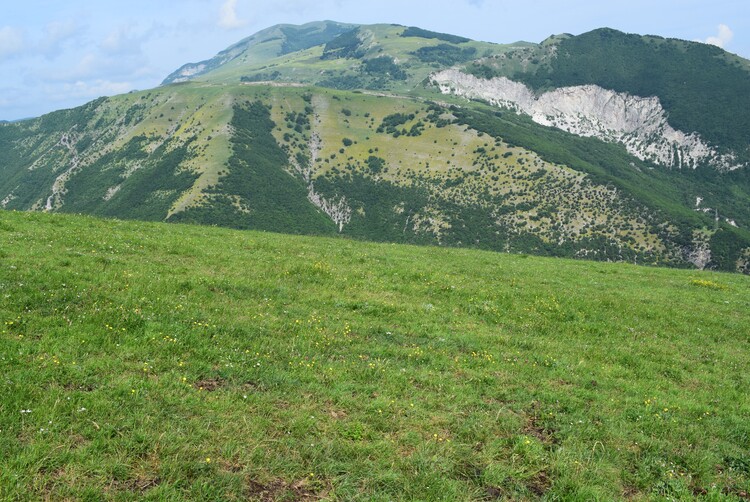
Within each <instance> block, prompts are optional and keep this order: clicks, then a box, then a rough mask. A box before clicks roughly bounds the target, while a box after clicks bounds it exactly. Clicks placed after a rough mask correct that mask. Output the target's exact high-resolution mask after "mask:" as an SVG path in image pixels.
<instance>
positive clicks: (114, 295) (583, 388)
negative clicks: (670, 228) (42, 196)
mask: <svg viewBox="0 0 750 502" xmlns="http://www.w3.org/2000/svg"><path fill="white" fill-rule="evenodd" d="M748 361H750V277H747V276H741V275H730V274H719V273H712V272H697V271H690V270H669V269H658V268H647V267H637V266H632V265H626V264H610V263H597V262H588V261H571V260H562V259H545V258H535V257H527V256H522V255H508V254H498V253H491V252H479V251H471V250H460V249H445V248H436V247H411V246H398V245H390V244H371V243H364V242H357V241H352V240H347V239H342V238H339V239H335V238H334V239H324V238H313V237H296V236H295V237H292V236H284V235H278V234H272V233H256V232H243V231H234V230H226V229H219V228H212V227H200V226H189V225H167V224H160V223H141V222H126V221H117V220H99V219H94V218H90V217H82V216H71V215H47V214H39V213H13V212H0V499H2V500H43V499H50V500H116V501H127V500H175V501H177V500H450V501H456V500H467V501H468V500H493V499H511V500H537V499H547V500H623V499H625V500H684V499H693V498H697V499H701V500H712V501H713V500H742V499H747V498H748V492H750V399H749V398H748V388H750V371H748V370H749V365H748Z"/></svg>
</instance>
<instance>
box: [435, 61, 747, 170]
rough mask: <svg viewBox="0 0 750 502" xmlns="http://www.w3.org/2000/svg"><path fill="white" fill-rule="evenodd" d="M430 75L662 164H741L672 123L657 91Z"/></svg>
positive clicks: (446, 86) (458, 91) (445, 87)
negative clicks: (538, 86) (541, 86)
mask: <svg viewBox="0 0 750 502" xmlns="http://www.w3.org/2000/svg"><path fill="white" fill-rule="evenodd" d="M430 79H431V82H432V83H433V84H434V85H437V86H438V87H439V88H440V91H441V92H442V93H443V94H455V95H457V96H464V97H466V98H470V99H471V98H473V99H481V100H484V101H487V102H489V103H491V104H493V105H497V106H501V107H505V108H510V109H513V110H515V111H517V112H518V113H524V114H526V115H529V116H530V117H531V118H532V120H534V122H537V123H539V124H542V125H546V126H552V127H557V128H559V129H562V130H565V131H568V132H570V133H573V134H576V135H579V136H593V137H597V138H600V139H602V140H604V141H608V142H612V143H620V144H622V145H624V146H625V148H626V149H627V150H628V151H629V152H630V153H631V154H633V155H634V156H636V157H638V158H640V159H642V160H648V161H651V162H653V163H655V164H658V165H662V166H665V167H670V168H696V167H697V166H698V165H701V164H709V165H711V166H713V167H715V168H716V169H719V170H732V169H737V168H739V167H742V166H741V165H738V163H737V162H736V161H735V157H734V156H733V155H731V154H720V153H718V152H717V150H716V149H715V148H713V147H712V146H711V145H709V144H707V143H706V142H705V141H703V139H702V138H701V137H700V136H699V135H698V134H697V133H695V132H691V133H686V132H683V131H678V130H676V129H674V128H673V127H672V126H670V125H669V123H668V122H667V114H666V113H665V111H664V108H662V106H661V103H660V102H659V99H658V98H656V97H649V98H643V97H638V96H631V95H629V94H624V93H618V92H615V91H611V90H607V89H603V88H601V87H599V86H596V85H584V86H575V87H563V88H560V89H555V90H553V91H550V92H546V93H544V94H541V95H539V96H536V95H535V94H534V93H533V91H532V90H531V89H529V88H528V87H526V86H525V85H524V84H521V83H518V82H514V81H512V80H510V79H508V78H505V77H497V78H493V79H481V78H477V77H475V76H474V75H470V74H467V73H463V72H461V71H459V70H456V69H449V70H444V71H440V72H436V73H433V74H432V75H431V77H430Z"/></svg>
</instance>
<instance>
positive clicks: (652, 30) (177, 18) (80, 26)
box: [0, 0, 750, 120]
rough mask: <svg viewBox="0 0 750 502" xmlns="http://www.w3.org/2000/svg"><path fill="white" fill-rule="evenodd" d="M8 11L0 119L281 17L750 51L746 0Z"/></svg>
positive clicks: (102, 2)
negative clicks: (616, 37)
mask: <svg viewBox="0 0 750 502" xmlns="http://www.w3.org/2000/svg"><path fill="white" fill-rule="evenodd" d="M2 3H3V5H2V7H0V75H2V79H0V120H3V119H4V120H14V119H19V118H24V117H32V116H38V115H41V114H43V113H47V112H49V111H53V110H56V109H60V108H69V107H72V106H78V105H80V104H83V103H85V102H87V101H90V100H92V99H94V98H96V97H99V96H105V95H113V94H119V93H123V92H128V91H130V90H133V89H147V88H150V87H154V86H156V85H158V84H159V83H160V82H161V81H162V79H163V78H164V77H165V76H166V75H168V74H169V73H170V72H172V71H173V70H175V69H176V68H178V67H179V66H181V65H182V64H184V63H187V62H194V61H199V60H202V59H207V58H209V57H211V56H213V55H214V54H216V53H217V52H219V51H220V50H222V49H224V48H226V47H227V46H229V45H231V44H232V43H234V42H237V41H238V40H240V39H242V38H244V37H246V36H248V35H251V34H253V33H254V32H256V31H258V30H261V29H263V28H266V27H268V26H271V25H273V24H277V23H292V24H302V23H305V22H309V21H317V20H322V19H331V20H335V21H342V22H352V23H363V24H370V23H398V24H403V25H412V26H420V27H423V28H427V29H431V30H437V31H443V32H448V33H453V34H456V35H463V36H466V37H469V38H473V39H477V40H485V41H489V42H498V43H509V42H514V41H518V40H527V41H530V42H539V41H541V40H543V39H545V38H546V37H547V36H549V35H551V34H556V33H564V32H567V33H573V34H579V33H583V32H586V31H589V30H591V29H594V28H599V27H603V26H607V27H611V28H616V29H619V30H622V31H626V32H630V33H640V34H652V35H661V36H665V37H675V38H682V39H686V40H700V41H704V42H710V43H714V44H717V45H721V46H723V47H724V48H725V49H727V50H728V51H730V52H734V53H736V54H739V55H741V56H744V57H746V58H750V8H748V5H747V0H717V1H712V2H709V1H697V0H648V1H646V0H628V1H623V0H609V1H606V0H605V1H604V2H594V1H591V0H586V1H582V0H567V1H560V0H538V1H534V0H528V1H520V0H429V1H423V0H378V1H370V0H284V1H273V0H129V1H128V2H122V1H111V0H65V1H59V0H24V1H13V2H11V1H3V2H2Z"/></svg>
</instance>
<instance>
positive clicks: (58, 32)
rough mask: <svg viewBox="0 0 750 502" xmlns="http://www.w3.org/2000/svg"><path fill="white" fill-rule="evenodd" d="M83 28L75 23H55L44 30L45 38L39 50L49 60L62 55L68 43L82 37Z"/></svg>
mask: <svg viewBox="0 0 750 502" xmlns="http://www.w3.org/2000/svg"><path fill="white" fill-rule="evenodd" d="M81 32H82V28H81V27H80V26H79V25H78V23H76V22H75V21H54V22H52V23H49V24H48V25H47V26H46V27H45V28H44V36H43V38H42V40H41V41H40V42H39V45H38V50H39V51H40V52H41V53H42V54H43V55H44V56H46V57H47V58H49V59H54V58H56V57H57V56H59V55H60V54H62V52H63V49H64V47H65V45H66V43H67V42H69V41H71V40H73V39H75V38H77V37H78V36H80V35H81Z"/></svg>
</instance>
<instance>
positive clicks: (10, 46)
mask: <svg viewBox="0 0 750 502" xmlns="http://www.w3.org/2000/svg"><path fill="white" fill-rule="evenodd" d="M23 49H24V37H23V32H22V31H21V30H19V29H18V28H13V27H12V26H3V27H2V28H0V59H4V58H6V57H10V56H13V55H15V54H18V53H19V52H21V51H22V50H23Z"/></svg>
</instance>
